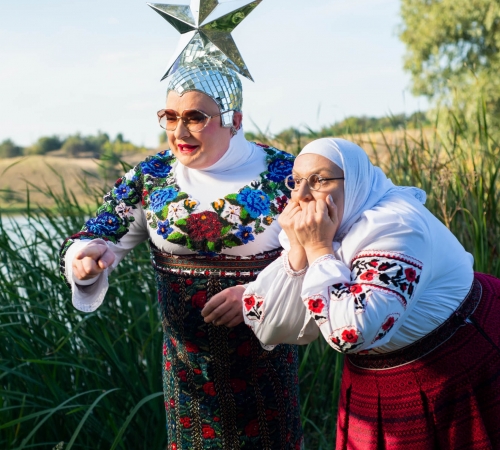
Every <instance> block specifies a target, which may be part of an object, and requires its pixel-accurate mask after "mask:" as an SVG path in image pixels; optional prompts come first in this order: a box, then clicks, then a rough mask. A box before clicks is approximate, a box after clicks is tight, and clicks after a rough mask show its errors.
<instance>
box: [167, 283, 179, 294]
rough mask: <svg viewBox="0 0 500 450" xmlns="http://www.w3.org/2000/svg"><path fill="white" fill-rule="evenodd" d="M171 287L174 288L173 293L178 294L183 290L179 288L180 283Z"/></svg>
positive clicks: (172, 284)
mask: <svg viewBox="0 0 500 450" xmlns="http://www.w3.org/2000/svg"><path fill="white" fill-rule="evenodd" d="M170 287H171V288H172V291H174V292H175V293H176V294H178V293H179V292H180V290H181V287H180V286H179V284H178V283H171V284H170Z"/></svg>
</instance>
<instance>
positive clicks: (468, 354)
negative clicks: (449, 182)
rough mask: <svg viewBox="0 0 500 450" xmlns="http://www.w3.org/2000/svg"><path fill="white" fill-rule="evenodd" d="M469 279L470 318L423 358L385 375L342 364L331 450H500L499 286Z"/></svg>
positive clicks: (480, 278) (488, 279) (485, 278)
mask: <svg viewBox="0 0 500 450" xmlns="http://www.w3.org/2000/svg"><path fill="white" fill-rule="evenodd" d="M475 279H476V281H479V283H480V285H481V286H482V296H480V297H479V296H478V298H480V301H479V304H478V305H477V307H475V311H474V312H473V314H472V315H471V316H470V317H469V318H467V319H465V317H463V318H462V323H461V324H460V325H462V326H458V327H455V329H456V328H458V330H456V331H455V330H454V334H452V336H451V337H449V339H447V340H446V342H444V343H443V344H442V345H439V346H438V347H437V348H435V349H434V350H432V351H431V352H430V353H427V354H426V355H425V356H423V357H421V358H419V359H417V360H415V361H412V362H409V363H406V364H405V363H403V365H396V367H391V368H385V369H380V367H381V366H379V368H378V369H373V368H370V369H367V368H365V367H367V365H364V364H363V362H366V361H367V359H366V357H362V356H359V357H358V356H353V357H352V358H351V360H350V358H349V357H348V358H346V362H345V365H344V371H343V375H342V385H341V394H340V403H339V419H338V425H337V446H336V448H337V449H362V450H373V449H389V450H394V449H405V450H420V449H454V450H458V449H474V450H478V449H500V280H498V279H497V278H494V277H492V276H490V275H484V274H476V277H475ZM464 303H465V302H464ZM453 319H456V317H454V318H453ZM463 319H465V321H464V320H463ZM447 322H449V321H447ZM431 334H432V333H431ZM428 337H429V336H426V337H424V338H423V339H422V340H421V341H425V340H426V339H427V338H428ZM431 340H432V339H431ZM419 342H420V341H419ZM428 343H429V339H427V342H422V346H425V345H426V344H428ZM418 347H419V346H416V348H417V350H418ZM413 350H415V346H414V347H413ZM392 353H394V352H392ZM392 353H391V355H392ZM403 353H404V350H403ZM367 356H369V355H367ZM399 356H403V357H404V354H403V355H401V354H400V355H399ZM376 358H378V359H379V361H378V362H375V364H374V365H373V366H370V367H376V365H377V364H379V365H380V355H377V356H376ZM368 360H369V358H368ZM388 360H389V361H391V357H389V358H388ZM392 361H393V362H394V361H396V362H397V359H394V358H392ZM359 362H361V364H359ZM355 364H356V365H355ZM390 365H391V364H389V366H390ZM392 365H395V364H392ZM359 366H362V367H363V368H360V367H359Z"/></svg>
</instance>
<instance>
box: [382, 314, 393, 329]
mask: <svg viewBox="0 0 500 450" xmlns="http://www.w3.org/2000/svg"><path fill="white" fill-rule="evenodd" d="M394 322H395V320H394V317H392V316H391V317H389V318H388V319H387V320H386V321H385V323H384V324H383V325H382V330H384V331H388V330H390V329H391V328H392V326H393V325H394Z"/></svg>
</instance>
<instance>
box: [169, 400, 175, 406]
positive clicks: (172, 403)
mask: <svg viewBox="0 0 500 450" xmlns="http://www.w3.org/2000/svg"><path fill="white" fill-rule="evenodd" d="M170 407H171V408H175V399H173V398H171V399H170Z"/></svg>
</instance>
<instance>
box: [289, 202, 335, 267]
mask: <svg viewBox="0 0 500 450" xmlns="http://www.w3.org/2000/svg"><path fill="white" fill-rule="evenodd" d="M338 227H339V220H338V213H337V207H336V205H335V203H333V200H332V198H331V196H328V197H327V198H326V201H325V200H322V199H318V200H311V201H309V202H308V203H307V205H306V206H305V207H304V208H303V209H302V211H301V212H300V214H297V215H296V217H295V222H294V231H295V235H296V237H297V239H298V240H299V242H300V244H301V245H302V246H303V247H304V249H305V251H306V254H307V259H308V261H309V264H311V263H312V262H313V261H314V260H315V259H317V258H318V257H319V256H322V255H325V254H329V253H331V252H332V242H333V238H334V236H335V233H336V232H337V229H338Z"/></svg>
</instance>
